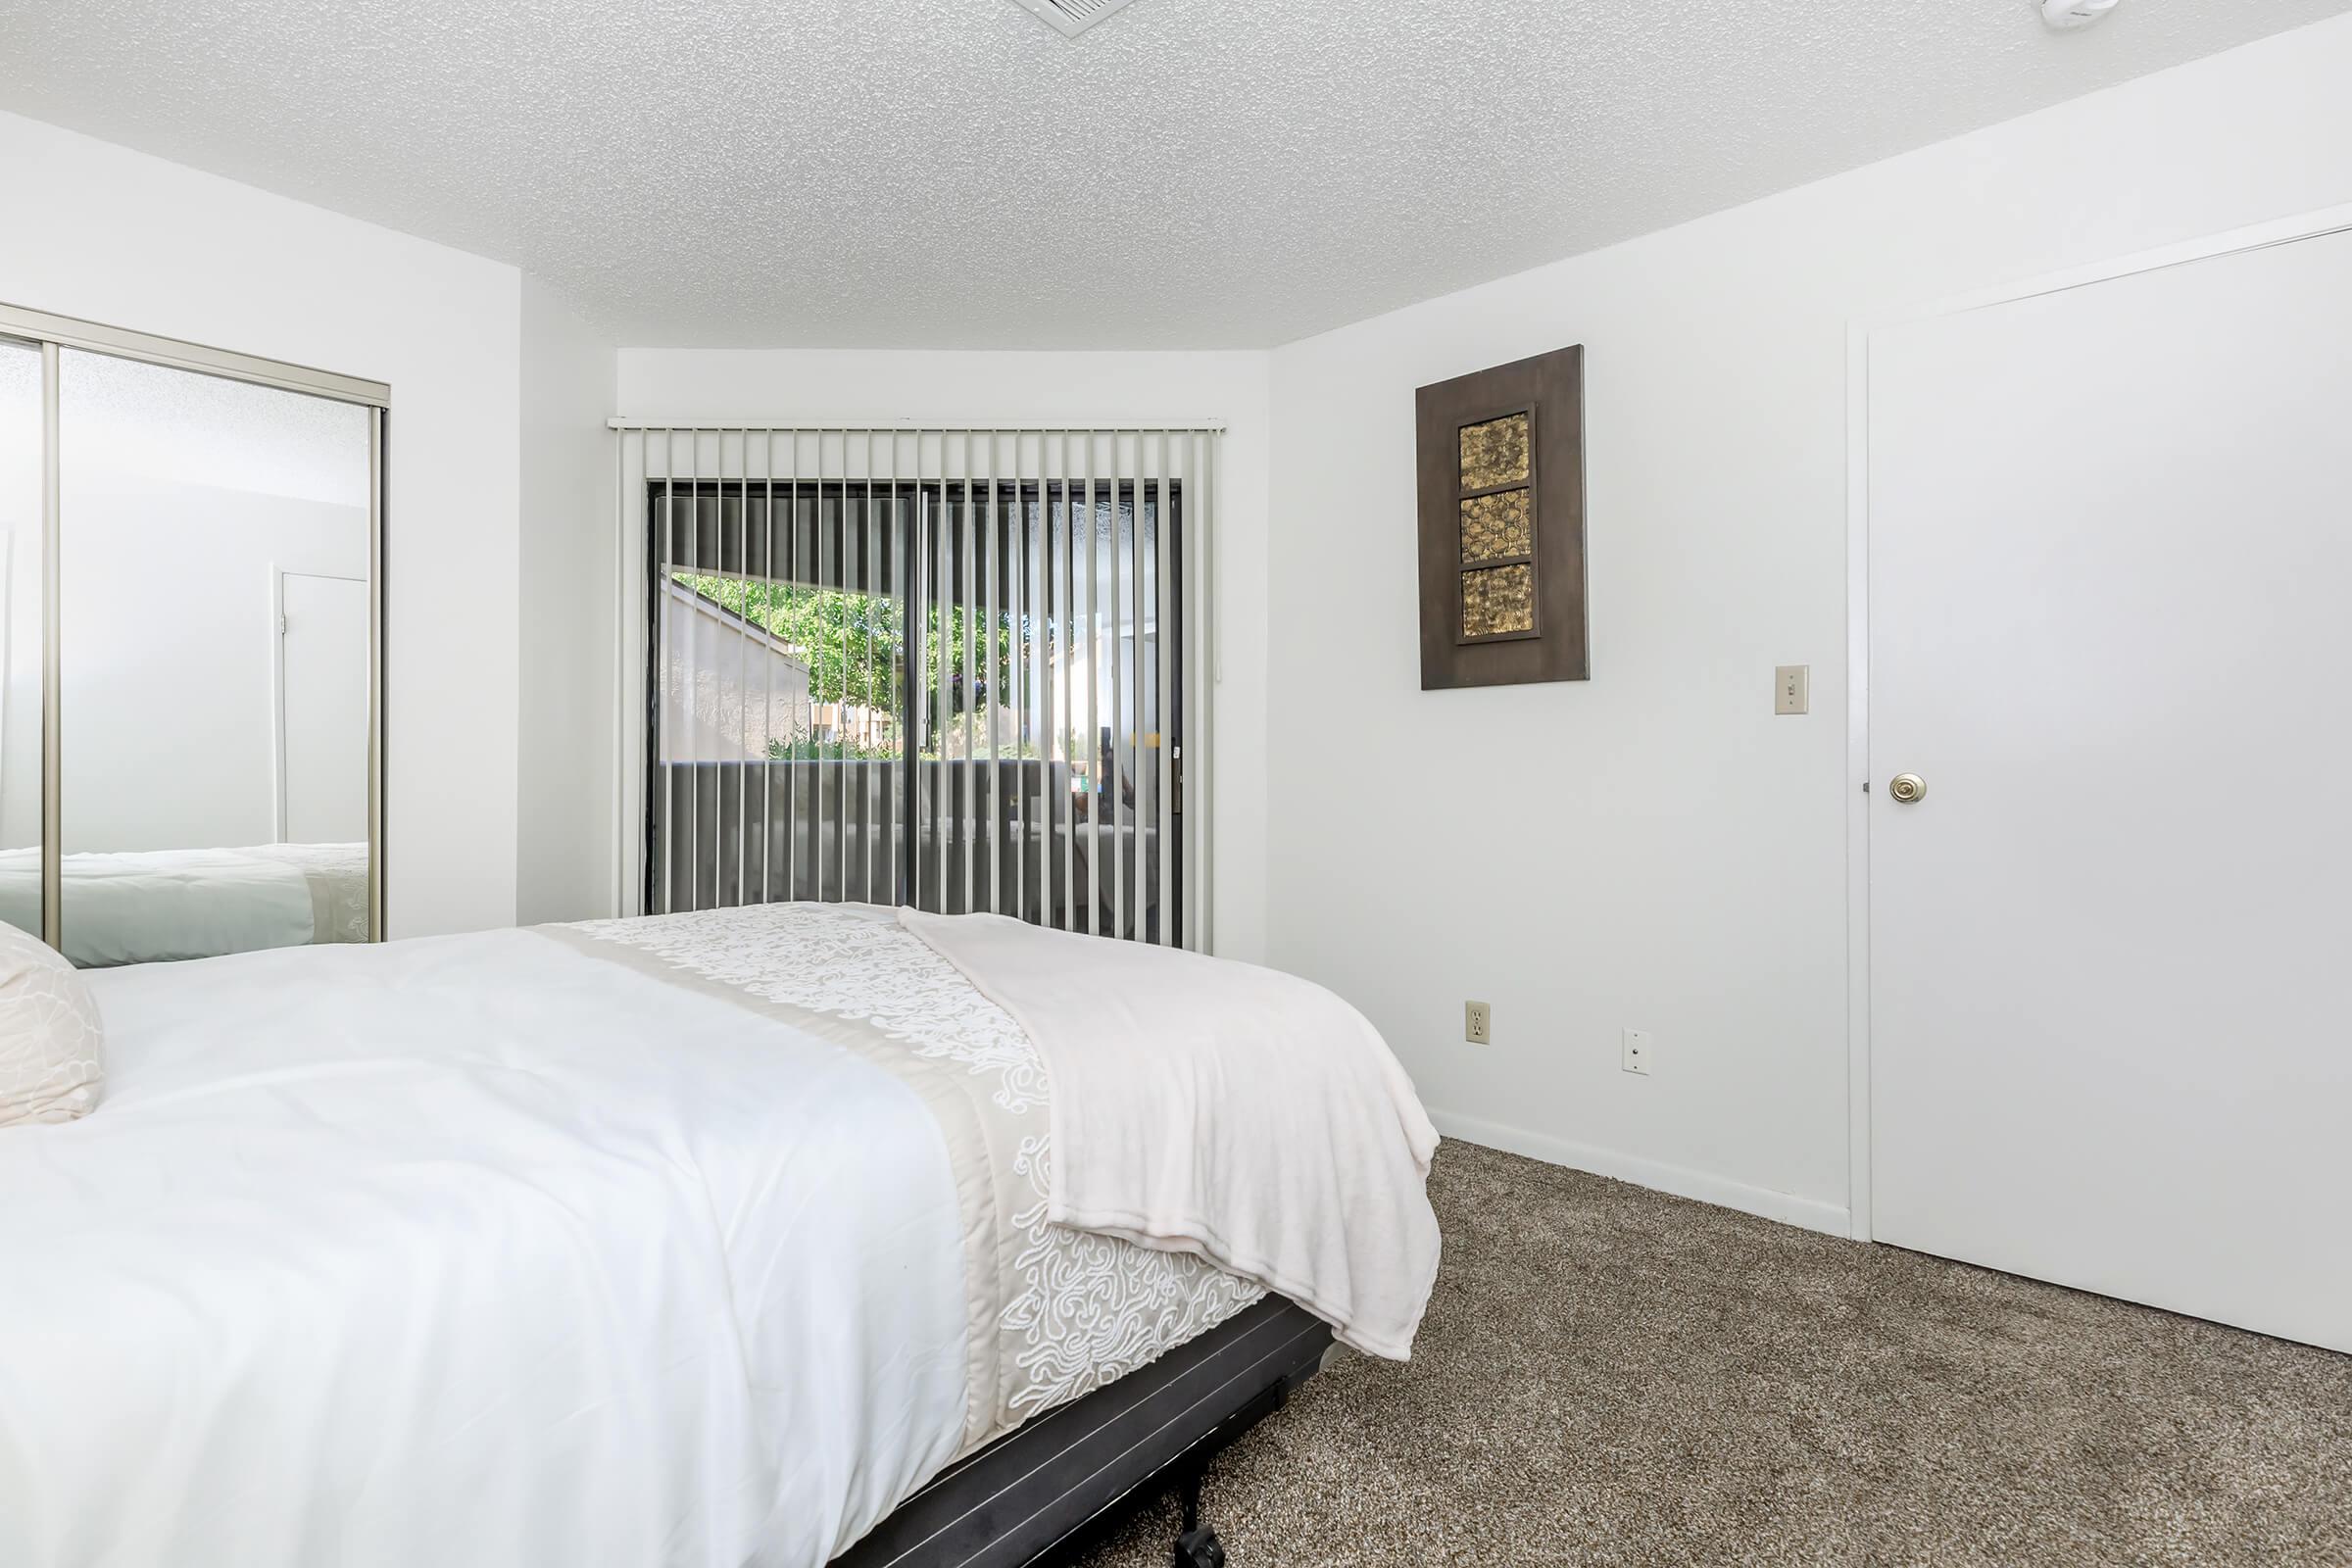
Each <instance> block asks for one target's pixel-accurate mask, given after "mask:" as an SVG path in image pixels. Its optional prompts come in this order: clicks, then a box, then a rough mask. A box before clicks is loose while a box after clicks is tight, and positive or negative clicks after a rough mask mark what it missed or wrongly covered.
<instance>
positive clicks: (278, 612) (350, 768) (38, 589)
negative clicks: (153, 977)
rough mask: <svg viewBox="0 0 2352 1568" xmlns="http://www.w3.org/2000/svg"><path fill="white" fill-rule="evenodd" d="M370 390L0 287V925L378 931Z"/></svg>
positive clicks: (109, 932) (174, 934) (61, 938)
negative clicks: (56, 313) (32, 309)
mask: <svg viewBox="0 0 2352 1568" xmlns="http://www.w3.org/2000/svg"><path fill="white" fill-rule="evenodd" d="M20 334H21V335H20ZM12 339H13V340H12ZM385 403H386V396H385V390H384V389H383V388H382V387H381V386H380V385H377V384H375V383H370V382H360V381H353V380H351V379H350V378H347V377H340V376H332V375H326V374H323V373H321V372H317V371H311V370H306V369H303V368H299V367H292V366H281V365H275V364H273V363H270V362H266V361H259V360H252V359H248V358H246V357H244V356H238V355H230V354H221V353H218V352H217V351H212V350H205V349H199V348H196V347H194V346H192V345H187V344H180V343H172V342H169V341H166V340H161V339H153V338H146V337H141V336H139V335H137V334H131V333H122V332H116V331H112V330H110V329H108V328H103V327H96V326H92V325H90V324H89V323H84V322H72V321H63V320H61V319H57V318H50V317H41V316H37V315H34V314H33V313H29V312H21V311H12V310H9V309H8V308H6V307H0V509H4V510H0V525H5V527H6V530H7V537H6V540H5V545H4V547H0V607H4V612H5V614H6V624H5V627H4V628H0V676H4V679H0V919H5V920H7V921H9V922H10V923H12V924H15V925H17V926H20V927H22V928H24V929H25V930H28V931H34V932H37V933H39V934H40V935H42V936H43V937H44V939H45V940H47V941H49V942H50V943H52V944H53V945H55V946H56V947H58V948H59V949H60V950H61V951H62V952H64V953H65V954H66V956H68V957H70V958H71V959H72V960H73V962H74V963H76V964H79V965H83V966H104V965H115V964H124V963H141V962H153V961H158V960H169V959H185V958H202V957H212V956H221V955H225V954H231V953H241V952H249V951H255V950H260V949H268V948H288V947H300V946H306V945H310V944H313V943H327V942H366V941H369V940H372V939H373V938H374V937H375V936H376V934H377V933H378V931H379V930H380V929H381V923H382V922H381V917H382V877H381V874H380V867H379V864H378V853H379V847H380V842H381V806H380V801H381V790H380V750H381V749H380V744H379V739H380V714H381V706H382V705H381V702H380V700H379V693H380V684H379V682H380V674H379V672H380V667H381V661H380V657H379V642H380V632H379V627H380V621H381V613H380V609H381V607H380V599H379V592H378V584H379V583H380V580H381V560H382V551H381V539H382V510H383V509H382V499H381V491H382V472H383V441H384V419H385V413H384V410H385Z"/></svg>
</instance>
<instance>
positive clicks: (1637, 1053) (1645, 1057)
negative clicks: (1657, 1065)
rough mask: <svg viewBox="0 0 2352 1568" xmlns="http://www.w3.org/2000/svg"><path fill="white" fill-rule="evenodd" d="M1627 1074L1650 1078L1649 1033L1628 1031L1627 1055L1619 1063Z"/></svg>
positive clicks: (1626, 1039)
mask: <svg viewBox="0 0 2352 1568" xmlns="http://www.w3.org/2000/svg"><path fill="white" fill-rule="evenodd" d="M1618 1065H1619V1066H1621V1067H1623V1068H1624V1069H1625V1070H1626V1071H1627V1072H1638V1073H1640V1074H1641V1075H1642V1077H1644V1078H1646V1077H1648V1076H1649V1031H1648V1030H1646V1029H1628V1030H1627V1031H1626V1032H1625V1054H1624V1056H1623V1058H1621V1059H1620V1060H1619V1062H1618Z"/></svg>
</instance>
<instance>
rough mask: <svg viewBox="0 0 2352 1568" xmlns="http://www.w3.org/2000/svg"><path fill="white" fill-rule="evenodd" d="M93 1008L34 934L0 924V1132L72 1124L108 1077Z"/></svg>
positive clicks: (76, 978) (86, 991) (67, 968)
mask: <svg viewBox="0 0 2352 1568" xmlns="http://www.w3.org/2000/svg"><path fill="white" fill-rule="evenodd" d="M101 1040H102V1035H101V1032H100V1030H99V1027H98V1004H97V1003H96V1002H95V1001H93V1000H92V999H91V997H90V988H89V987H88V986H86V985H84V984H82V980H81V976H80V975H78V974H76V973H75V972H74V970H73V965H72V964H70V963H68V962H67V961H66V960H65V959H64V957H62V956H60V955H59V954H58V953H57V951H56V950H55V949H53V948H51V947H50V946H48V944H46V943H44V942H42V941H41V940H39V939H38V938H37V937H31V936H27V935H26V934H25V933H24V932H22V931H20V930H18V929H17V928H16V927H15V926H13V925H9V924H6V923H5V922H0V1127H7V1126H11V1125H13V1124H15V1123H17V1122H32V1121H72V1120H73V1118H74V1117H76V1116H86V1115H88V1114H89V1113H90V1111H91V1110H93V1109H95V1108H96V1106H97V1104H98V1091H99V1088H100V1086H101V1085H102V1084H103V1083H104V1082H105V1079H106V1062H105V1059H104V1057H103V1054H102V1053H101V1050H100V1046H101Z"/></svg>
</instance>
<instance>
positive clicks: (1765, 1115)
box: [1267, 18, 2352, 1227]
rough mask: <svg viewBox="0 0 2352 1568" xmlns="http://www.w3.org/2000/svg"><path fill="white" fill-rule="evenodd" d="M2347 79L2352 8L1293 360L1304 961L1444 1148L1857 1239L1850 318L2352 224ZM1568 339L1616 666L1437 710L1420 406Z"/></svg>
mask: <svg viewBox="0 0 2352 1568" xmlns="http://www.w3.org/2000/svg"><path fill="white" fill-rule="evenodd" d="M2348 81H2352V18H2343V19H2339V20H2336V21H2332V22H2327V23H2323V24H2320V25H2316V26H2312V27H2309V28H2305V29H2303V30H2301V31H2298V32H2292V33H2287V34H2284V35H2282V36H2279V37H2277V38H2273V39H2270V40H2268V41H2266V42H2263V43H2258V44H2254V45H2251V46H2249V47H2247V48H2245V49H2241V50H2238V51H2235V52H2233V53H2231V54H2228V55H2223V56H2219V57H2216V58H2214V59H2211V60H2207V61H2203V62H2199V63H2197V64H2195V65H2191V66H2188V67H2184V68H2181V69H2180V70H2177V71H2174V72H2170V73H2164V74H2162V75H2158V76H2154V77H2149V78H2145V79H2143V80H2141V81H2138V82H2134V83H2131V84H2129V85H2127V86H2123V87H2119V88H2116V89H2113V90H2110V91H2108V92H2104V93H2100V94H2097V95H2095V96H2092V97H2089V98H2084V99H2080V100H2077V101H2075V102H2073V103H2070V104H2066V105H2062V106H2060V107H2058V108H2056V109H2053V110H2050V111H2047V112H2045V113H2042V114H2039V115H2036V116H2034V117H2032V118H2030V119H2026V120H2021V121H2017V122H2013V123H2008V124H2005V125H1999V126H1995V127H1992V128H1990V129H1987V130H1985V131H1981V132H1978V133H1975V134H1972V135H1969V136H1966V137H1962V138H1960V139H1957V140H1955V141H1951V142H1947V143H1944V144H1941V145H1939V146H1936V147H1932V148H1928V149H1925V150H1923V151H1920V152H1917V153H1913V154H1909V155H1906V156H1904V157H1902V158H1898V159H1895V160H1892V161H1890V162H1887V163H1885V164H1880V165H1877V166H1874V167H1872V168H1868V169H1864V170H1860V171H1857V172H1853V173H1850V174H1845V175H1841V176H1839V177H1838V178H1835V179H1831V180H1827V181H1824V182H1822V183H1820V184H1816V185H1812V186H1808V187H1806V188H1803V189H1800V190H1796V191H1792V192H1789V193H1787V194H1784V195H1781V196H1777V197H1774V198H1771V199H1769V200H1766V201H1762V202H1758V203H1756V204H1754V205H1752V206H1748V207H1745V208H1741V209H1739V210H1736V211H1733V212H1729V213H1724V214H1721V215H1718V216H1715V217H1712V218H1709V219H1705V220H1702V221H1698V222H1694V223H1691V224H1688V225H1685V226H1683V227H1680V228H1676V229H1672V230H1669V231H1667V232H1664V233H1660V234H1655V235H1650V236H1647V237H1645V238H1642V239H1640V240H1636V241H1632V242H1630V243H1627V244H1624V245H1620V246H1617V247H1614V248H1612V249H1609V250H1606V251H1601V252H1598V253H1595V254H1592V255H1588V256H1584V257H1581V258H1577V259H1574V260H1570V261H1566V262H1562V263H1558V264H1556V265H1553V266H1550V267H1546V268H1543V269H1540V270H1536V271H1532V272H1528V273H1524V274H1521V275H1519V276H1515V277H1512V278H1508V279H1505V280H1503V281H1500V282H1496V283H1493V284H1489V285H1486V286H1483V287H1480V288H1476V289H1471V290H1468V291H1465V292H1462V293H1459V294H1454V295H1449V296H1447V297H1446V298H1443V299H1438V300H1433V301H1429V302H1427V303H1424V304H1421V305H1416V306H1413V307H1410V308H1408V309H1405V310H1402V311H1398V312H1396V313H1395V314H1392V315H1389V316H1384V317H1381V318H1379V319H1374V320H1370V321H1365V322H1361V323H1358V324H1356V325H1353V326H1349V327H1346V328H1343V329H1341V330H1338V331H1335V332H1331V333H1328V334H1326V335H1323V336H1320V337H1316V338H1313V339H1309V340H1307V341H1304V342H1301V343H1298V344H1294V345H1291V346H1289V347H1287V348H1284V349H1281V350H1278V351H1277V352H1276V353H1275V355H1274V356H1273V364H1272V378H1273V386H1272V419H1273V429H1274V436H1275V440H1274V461H1273V466H1272V471H1271V477H1270V485H1271V515H1272V516H1273V518H1274V525H1273V531H1272V543H1271V552H1270V560H1269V567H1270V569H1269V572H1268V575H1269V577H1270V578H1271V580H1272V583H1273V585H1274V586H1273V593H1272V598H1271V601H1270V604H1269V606H1268V623H1269V625H1270V627H1271V636H1270V639H1269V644H1268V656H1269V669H1270V681H1271V687H1272V691H1273V711H1274V714H1275V719H1274V722H1273V723H1272V725H1271V726H1270V729H1269V747H1268V750H1269V764H1268V793H1269V802H1270V805H1269V817H1268V826H1269V832H1268V834H1267V841H1268V843H1269V845H1270V849H1271V858H1270V861H1269V870H1268V894H1267V902H1268V913H1267V924H1268V931H1269V935H1270V943H1269V949H1270V956H1271V957H1272V959H1273V960H1274V961H1275V962H1276V963H1278V964H1280V965H1282V966H1284V967H1286V968H1292V969H1296V970H1299V971H1300V972H1302V973H1305V974H1307V975H1310V976H1312V977H1314V978H1317V979H1319V980H1322V981H1324V982H1325V983H1327V984H1329V985H1331V986H1333V987H1334V988H1336V989H1337V990H1339V991H1340V992H1342V993H1343V994H1344V995H1346V996H1348V998H1349V999H1350V1000H1352V1001H1354V1002H1355V1003H1356V1004H1357V1005H1360V1006H1361V1007H1363V1008H1364V1009H1365V1011H1366V1012H1367V1013H1368V1014H1369V1015H1370V1016H1371V1018H1372V1019H1373V1021H1374V1022H1375V1023H1377V1024H1378V1025H1379V1026H1380V1027H1381V1029H1382V1030H1383V1031H1384V1032H1385V1033H1386V1034H1387V1036H1388V1037H1389V1039H1390V1040H1391V1041H1392V1042H1393V1043H1394V1044H1395V1046H1396V1047H1397V1051H1398V1053H1399V1054H1400V1055H1401V1056H1402V1057H1403V1058H1404V1060H1405V1063H1406V1065H1407V1066H1408V1067H1409V1068H1410V1069H1411V1070H1412V1072H1413V1074H1414V1077H1415V1079H1416V1080H1417V1082H1418V1083H1419V1085H1420V1087H1421V1090H1422V1093H1423V1095H1424V1097H1425V1098H1426V1099H1427V1100H1428V1102H1429V1103H1430V1104H1431V1105H1432V1107H1433V1108H1434V1109H1436V1110H1438V1111H1440V1112H1442V1113H1443V1115H1442V1118H1441V1126H1444V1127H1446V1128H1448V1129H1449V1130H1451V1131H1455V1132H1459V1133H1464V1134H1468V1135H1469V1136H1472V1137H1476V1138H1481V1139H1484V1140H1486V1141H1490V1142H1495V1143H1499V1144H1502V1145H1504V1146H1506V1147H1515V1148H1519V1149H1521V1150H1523V1151H1525V1152H1534V1153H1539V1154H1544V1155H1548V1156H1551V1157H1555V1158H1559V1159H1562V1160H1564V1161H1566V1162H1568V1163H1572V1164H1578V1165H1583V1166H1587V1167H1589V1168H1593V1169H1596V1170H1601V1171H1604V1172H1608V1173H1612V1174H1619V1175H1625V1176H1629V1177H1632V1178H1634V1179H1637V1180H1642V1181H1645V1182H1649V1183H1651V1184H1652V1185H1657V1186H1662V1187H1666V1188H1669V1189H1671V1190H1678V1191H1682V1192H1686V1193H1689V1194H1691V1195H1692V1196H1697V1197H1702V1198H1707V1199H1711V1200H1714V1201H1723V1202H1730V1203H1735V1204H1739V1205H1741V1206H1746V1207H1750V1208H1754V1209H1757V1210H1759V1211H1762V1212H1767V1213H1773V1214H1777V1215H1781V1216H1783V1217H1789V1218H1795V1219H1799V1220H1803V1221H1807V1222H1810V1223H1816V1224H1821V1225H1826V1226H1831V1227H1839V1226H1842V1225H1843V1223H1844V1215H1845V1208H1846V1201H1847V1199H1846V1144H1847V1123H1846V1027H1845V1011H1846V995H1847V991H1846V988H1847V975H1846V967H1845V951H1846V933H1845V917H1846V909H1845V893H1844V889H1845V838H1844V821H1845V808H1846V800H1845V795H1846V791H1847V790H1848V789H1849V788H1853V787H1857V785H1858V782H1859V781H1858V780H1849V779H1848V778H1847V777H1846V766H1845V722H1844V712H1843V702H1844V693H1845V689H1846V673H1847V666H1846V659H1845V637H1846V616H1845V527H1846V496H1845V477H1846V452H1845V421H1846V401H1845V391H1846V389H1845V355H1846V332H1847V323H1848V322H1849V321H1850V320H1852V319H1854V318H1856V317H1857V316H1864V315H1871V314H1876V313H1880V312H1882V311H1885V310H1887V309H1889V308H1895V307H1901V306H1905V305H1909V304H1913V303H1923V302H1926V301H1929V300H1933V299H1936V298H1939V297H1943V296H1947V295H1950V294H1954V293H1959V292H1964V291H1967V290H1972V289H1976V288H1979V287H1983V286H1985V285H1989V284H1992V283H1996V282H1999V281H2002V280H2005V279H2013V278H2019V277H2027V276H2033V275H2035V274H2038V273H2042V272H2046V271H2049V270H2056V269H2059V268H2062V267H2066V266H2070V265H2074V264H2079V263H2083V262H2088V261H2094V260H2098V259H2102V258H2107V257H2112V256H2118V255H2123V254H2127V253H2131V252H2134V251H2138V250H2143V249H2147V248H2150V247H2153V246H2156V245H2160V244H2164V243H2167V242H2171V241H2175V240H2180V239H2184V238H2188V237H2193V236H2197V235H2201V234H2206V233H2211V232H2215V231H2219V230H2223V229H2228V228H2231V227H2234V226H2238V225H2242V224H2246V223H2249V222H2254V221H2262V220H2265V219H2270V218H2275V217H2279V216H2282V215H2287V214H2293V213H2298V212H2305V211H2310V210H2314V209H2318V208H2322V207H2327V206H2330V205H2333V204H2337V203H2342V202H2345V201H2348V200H2352V92H2347V91H2346V90H2345V85H2344V84H2345V83H2346V82H2348ZM2184 324H2185V323H2184ZM1569 343H1583V344H1584V345H1586V356H1587V357H1586V376H1587V408H1588V413H1587V427H1588V445H1589V453H1590V458H1589V472H1588V482H1589V516H1590V524H1589V549H1590V563H1591V581H1592V600H1591V603H1592V636H1593V679H1592V680H1591V682H1590V683H1587V684H1563V685H1549V686H1531V687H1517V688H1501V689H1489V690H1480V691H1451V692H1431V693H1423V692H1422V691H1420V690H1419V689H1418V687H1419V680H1418V671H1417V652H1416V643H1415V639H1414V624H1415V593H1414V581H1415V558H1414V542H1413V541H1414V519H1413V505H1414V502H1413V482H1414V481H1413V389H1414V388H1415V387H1416V386H1419V385H1421V384H1423V383H1426V382H1430V381H1435V380H1438V379H1440V378H1443V377H1446V376H1450V375H1454V374H1458V373H1460V372H1462V371H1465V370H1471V369H1475V368H1480V367H1483V366H1488V365H1494V364H1497V363H1500V362H1503V361H1507V360H1512V359H1517V358H1520V357H1522V356H1525V355H1529V354H1534V353H1538V352H1541V351H1544V350H1547V349H1552V348H1556V347H1559V346H1561V345H1563V344H1569ZM1988 613H1998V612H1997V607H1988ZM1779 663H1809V664H1811V665H1812V667H1813V711H1812V713H1811V714H1810V715H1809V716H1806V717H1801V718H1793V717H1790V718H1776V717H1775V716H1773V711H1772V694H1771V684H1772V670H1773V666H1774V665H1775V664H1779ZM1498 802H1499V803H1505V804H1503V805H1502V806H1500V807H1498V806H1497V803H1498ZM1469 998H1476V999H1480V1000H1485V1001H1489V1002H1492V1003H1493V1004H1494V1006H1495V1044H1494V1045H1492V1046H1488V1047H1484V1048H1474V1047H1469V1046H1465V1045H1463V1044H1461V1043H1460V1039H1461V1005H1462V1002H1463V1001H1464V1000H1465V999H1469ZM1627 1026H1636V1027H1642V1028H1646V1029H1649V1030H1652V1031H1654V1034H1655V1065H1654V1067H1653V1070H1652V1073H1651V1075H1650V1076H1648V1077H1646V1078H1642V1077H1634V1076H1630V1075H1627V1074H1625V1073H1623V1072H1621V1071H1620V1070H1619V1067H1618V1055H1619V1031H1620V1030H1621V1029H1622V1028H1624V1027H1627Z"/></svg>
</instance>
